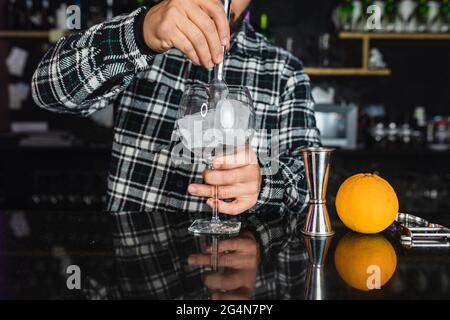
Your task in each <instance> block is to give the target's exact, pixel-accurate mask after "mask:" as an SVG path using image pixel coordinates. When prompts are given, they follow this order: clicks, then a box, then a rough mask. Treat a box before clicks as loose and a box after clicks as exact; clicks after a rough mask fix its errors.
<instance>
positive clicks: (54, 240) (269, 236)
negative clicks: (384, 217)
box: [0, 210, 450, 300]
mask: <svg viewBox="0 0 450 320" xmlns="http://www.w3.org/2000/svg"><path fill="white" fill-rule="evenodd" d="M199 217H204V218H207V217H209V213H205V214H201V213H199V214H190V213H169V212H167V213H163V212H122V213H106V212H63V211H46V212H39V211H14V210H10V211H0V299H88V300H90V299H450V249H449V248H446V249H445V248H441V249H438V248H435V249H429V248H428V249H425V248H422V249H416V248H410V249H408V248H406V247H403V246H402V245H401V244H400V243H399V241H398V239H397V238H396V235H395V230H394V228H388V230H387V231H385V232H383V233H382V234H378V235H361V234H356V233H352V232H350V231H349V230H348V229H346V228H345V227H344V226H343V225H342V224H340V223H339V222H338V220H337V219H335V218H334V219H333V227H334V228H335V230H336V234H335V235H334V236H333V237H332V238H331V240H329V242H328V243H327V242H323V243H314V242H311V241H310V239H307V238H304V237H303V235H302V234H301V232H300V229H301V226H302V223H303V221H304V215H303V214H293V213H292V214H278V213H273V212H259V213H253V214H244V215H241V216H240V217H238V218H237V219H240V220H241V221H242V225H243V227H242V230H241V233H240V234H239V235H238V236H236V237H228V238H227V237H222V238H217V237H212V236H194V235H191V234H189V232H188V230H187V229H188V227H189V225H190V224H191V222H192V221H194V220H195V219H196V218H199ZM332 217H334V216H332ZM425 218H429V219H432V221H433V222H436V223H441V224H444V225H447V226H448V225H450V215H449V216H442V215H439V216H436V217H425ZM235 219H236V218H235ZM216 249H217V250H218V252H219V253H218V254H217V255H216ZM308 249H309V250H308ZM318 250H319V251H320V250H322V251H321V252H318ZM312 254H313V255H321V254H322V255H323V258H324V259H323V260H322V261H323V262H324V264H323V265H322V266H320V265H317V264H316V265H315V264H313V262H314V261H315V260H314V259H316V258H317V256H316V257H312V256H311V255H312ZM374 263H375V269H373V268H374V266H373V265H372V264H374ZM376 268H378V269H376ZM78 271H79V273H78ZM374 274H379V276H380V278H377V279H378V280H376V279H375V280H374V278H373V277H371V276H372V275H374ZM78 275H79V277H78V278H77V276H78ZM78 280H79V281H78ZM377 281H378V282H377ZM378 286H379V287H380V288H379V289H376V288H377V287H378ZM368 289H373V290H368Z"/></svg>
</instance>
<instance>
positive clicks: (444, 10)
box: [439, 0, 450, 32]
mask: <svg viewBox="0 0 450 320" xmlns="http://www.w3.org/2000/svg"><path fill="white" fill-rule="evenodd" d="M439 16H440V25H441V28H440V29H441V32H449V31H450V1H449V0H442V2H441V6H440V10H439Z"/></svg>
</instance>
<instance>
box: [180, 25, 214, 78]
mask: <svg viewBox="0 0 450 320" xmlns="http://www.w3.org/2000/svg"><path fill="white" fill-rule="evenodd" d="M177 27H178V29H179V30H181V31H182V32H183V34H184V35H185V36H186V38H188V39H189V41H190V42H191V44H192V46H193V47H194V49H195V52H196V54H197V56H198V57H199V59H200V63H201V64H202V65H203V66H204V67H205V68H208V69H212V68H213V67H214V63H213V61H212V57H211V53H210V51H209V46H208V42H207V40H206V38H205V36H204V34H203V32H202V31H201V30H200V29H199V28H198V27H197V26H196V25H195V24H194V23H193V22H191V21H190V20H188V19H187V18H184V19H181V21H178V22H177ZM178 49H180V48H178Z"/></svg>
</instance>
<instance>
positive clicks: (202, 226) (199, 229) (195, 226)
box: [188, 219, 241, 235]
mask: <svg viewBox="0 0 450 320" xmlns="http://www.w3.org/2000/svg"><path fill="white" fill-rule="evenodd" d="M188 230H189V232H192V233H194V234H209V235H234V234H238V233H239V231H240V230H241V223H240V222H238V221H218V222H212V221H211V220H205V219H198V220H195V221H194V222H193V223H192V224H191V226H190V227H189V229H188Z"/></svg>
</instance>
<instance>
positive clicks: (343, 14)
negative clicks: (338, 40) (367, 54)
mask: <svg viewBox="0 0 450 320" xmlns="http://www.w3.org/2000/svg"><path fill="white" fill-rule="evenodd" d="M353 9H354V5H353V2H352V1H351V0H343V1H341V4H340V5H339V7H338V19H339V24H340V28H341V30H343V31H355V30H354V29H355V28H354V26H353V28H352V24H353V23H352V22H353V20H354V19H353V16H354V14H353Z"/></svg>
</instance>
